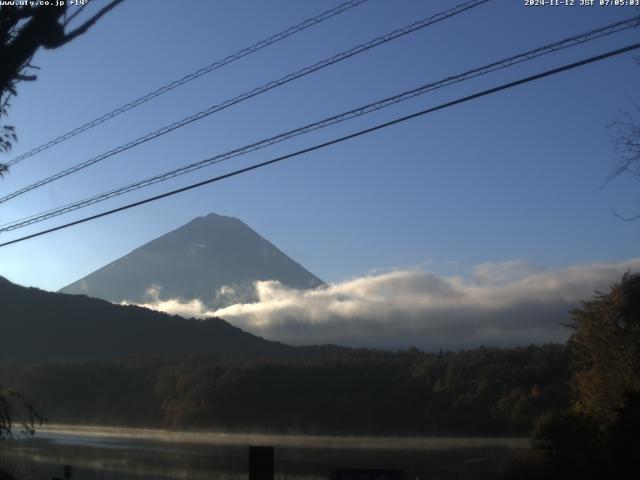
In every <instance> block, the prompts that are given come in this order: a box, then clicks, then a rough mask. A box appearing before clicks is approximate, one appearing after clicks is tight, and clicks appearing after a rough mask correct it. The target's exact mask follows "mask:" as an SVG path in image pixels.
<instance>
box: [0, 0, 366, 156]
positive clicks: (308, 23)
mask: <svg viewBox="0 0 640 480" xmlns="http://www.w3.org/2000/svg"><path fill="white" fill-rule="evenodd" d="M366 1H368V0H349V1H348V2H344V3H342V4H340V5H338V6H337V7H335V8H332V9H331V10H327V11H326V12H323V13H321V14H319V15H316V16H315V17H312V18H308V19H307V20H305V21H304V22H302V23H299V24H297V25H294V26H293V27H289V28H287V29H286V30H283V31H282V32H279V33H276V34H274V35H272V36H270V37H269V38H266V39H264V40H261V41H259V42H257V43H255V44H253V45H251V46H249V47H246V48H243V49H242V50H239V51H237V52H236V53H233V54H231V55H229V56H227V57H225V58H222V59H220V60H216V61H215V62H213V63H211V64H209V65H207V66H205V67H202V68H200V69H198V70H196V71H194V72H191V73H189V74H187V75H185V76H184V77H182V78H180V79H178V80H174V81H173V82H171V83H168V84H166V85H163V86H162V87H160V88H158V89H156V90H154V91H152V92H149V93H147V94H146V95H143V96H142V97H140V98H137V99H135V100H133V101H131V102H129V103H127V104H125V105H122V106H120V107H118V108H115V109H114V110H112V111H110V112H109V113H105V114H104V115H102V116H100V117H98V118H96V119H95V120H92V121H90V122H87V123H85V124H84V125H81V126H79V127H77V128H74V129H73V130H70V131H68V132H67V133H64V134H62V135H60V136H59V137H56V138H54V139H52V140H49V141H48V142H46V143H43V144H42V145H40V146H39V147H36V148H34V149H33V150H30V151H28V152H26V153H23V154H22V155H20V156H18V157H16V158H14V159H13V160H11V161H10V162H7V163H6V166H7V167H10V166H12V165H15V164H16V163H19V162H21V161H22V160H25V159H27V158H29V157H32V156H34V155H36V154H38V153H40V152H44V151H45V150H48V149H49V148H51V147H53V146H54V145H57V144H59V143H61V142H64V141H65V140H68V139H70V138H72V137H75V136H76V135H78V134H80V133H82V132H86V131H87V130H90V129H92V128H94V127H96V126H98V125H100V124H101V123H104V122H106V121H108V120H111V119H112V118H114V117H117V116H118V115H120V114H122V113H124V112H127V111H129V110H131V109H133V108H136V107H138V106H140V105H142V104H143V103H146V102H148V101H149V100H152V99H154V98H156V97H159V96H160V95H163V94H165V93H167V92H169V91H171V90H173V89H174V88H178V87H180V86H182V85H184V84H185V83H188V82H190V81H192V80H195V79H196V78H199V77H202V76H203V75H206V74H207V73H211V72H213V71H214V70H217V69H219V68H221V67H224V66H225V65H228V64H230V63H232V62H235V61H236V60H239V59H241V58H243V57H246V56H248V55H251V54H252V53H255V52H257V51H259V50H262V49H263V48H265V47H268V46H271V45H273V44H275V43H277V42H279V41H281V40H284V39H286V38H289V37H291V36H293V35H295V34H296V33H299V32H302V31H303V30H306V29H307V28H309V27H313V26H315V25H318V24H320V23H322V22H324V21H325V20H328V19H330V18H332V17H335V16H336V15H340V14H341V13H343V12H345V11H347V10H350V9H351V8H353V7H357V6H358V5H361V4H363V3H364V2H366Z"/></svg>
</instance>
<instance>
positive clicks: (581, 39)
mask: <svg viewBox="0 0 640 480" xmlns="http://www.w3.org/2000/svg"><path fill="white" fill-rule="evenodd" d="M639 21H640V15H639V16H636V17H632V18H629V19H626V20H622V21H619V22H615V23H613V24H609V25H607V26H604V27H601V28H598V29H594V30H590V31H588V32H585V33H582V34H579V35H574V36H571V37H568V38H565V39H563V40H560V41H558V42H555V43H551V44H548V45H545V46H542V47H540V48H536V49H534V50H529V51H527V52H524V53H519V54H517V55H514V56H512V57H509V58H506V59H503V60H499V61H496V62H493V63H490V64H488V65H484V66H482V67H478V68H475V69H472V70H468V71H466V72H464V73H461V74H458V75H455V76H450V77H446V78H444V79H442V80H439V81H437V82H432V83H428V84H425V85H422V86H420V87H418V88H415V89H413V90H408V91H406V92H403V93H400V94H398V95H394V96H392V97H387V98H385V99H382V100H379V101H377V102H374V103H370V104H368V105H364V106H362V107H359V108H356V109H353V110H349V111H347V112H343V113H340V114H338V115H334V116H332V117H328V118H324V119H322V120H320V121H317V122H314V123H311V124H308V125H305V126H303V127H299V128H296V129H294V130H290V131H287V132H284V133H280V134H278V135H275V136H273V137H269V138H266V139H263V140H260V141H258V142H255V143H252V144H249V145H245V146H243V147H240V148H236V149H234V150H231V151H229V152H226V153H223V154H218V155H215V156H213V157H209V158H206V159H204V160H200V161H198V162H194V163H191V164H188V165H185V166H183V167H180V168H177V169H174V170H171V171H168V172H164V173H161V174H158V175H155V176H152V177H149V178H146V179H144V180H140V181H137V182H134V183H131V184H129V185H126V186H123V187H118V188H116V189H114V190H110V191H107V192H104V193H101V194H98V195H94V196H93V197H89V198H85V199H84V200H80V201H76V202H73V203H69V204H66V205H63V206H60V207H56V208H54V209H50V210H47V211H45V212H40V213H37V214H34V215H31V216H29V217H25V218H21V219H18V220H14V221H12V222H9V223H5V224H2V225H0V232H7V231H11V230H16V229H19V228H22V227H25V226H27V225H32V224H34V223H39V222H42V221H45V220H48V219H50V218H53V217H57V216H59V215H63V214H65V213H68V212H71V211H75V210H78V209H80V208H84V207H87V206H89V205H93V204H95V203H99V202H103V201H106V200H108V199H110V198H113V197H116V196H120V195H123V194H126V193H129V192H132V191H134V190H138V189H141V188H144V187H147V186H150V185H153V184H155V183H159V182H163V181H165V180H169V179H171V178H174V177H177V176H180V175H184V174H186V173H190V172H193V171H195V170H199V169H201V168H204V167H207V166H210V165H214V164H217V163H220V162H223V161H225V160H228V159H231V158H234V157H238V156H241V155H245V154H247V153H250V152H253V151H256V150H259V149H262V148H266V147H268V146H271V145H274V144H276V143H279V142H282V141H285V140H288V139H290V138H293V137H296V136H299V135H303V134H306V133H309V132H311V131H314V130H319V129H321V128H325V127H328V126H330V125H334V124H337V123H341V122H344V121H346V120H350V119H352V118H356V117H360V116H363V115H366V114H369V113H372V112H374V111H377V110H381V109H383V108H387V107H389V106H391V105H395V104H396V103H399V102H403V101H406V100H409V99H412V98H415V97H417V96H419V95H423V94H425V93H428V92H430V91H434V90H436V89H439V88H443V87H446V86H449V85H452V84H455V83H458V82H462V81H464V80H468V79H470V78H474V77H477V76H480V75H485V74H488V73H491V72H494V71H497V70H501V69H503V68H507V67H510V66H512V65H515V64H518V63H522V62H525V61H528V60H532V59H534V58H537V57H540V56H543V55H548V54H550V53H553V52H556V51H558V50H561V49H564V48H568V47H571V46H575V45H579V44H582V43H585V42H588V41H592V40H595V39H597V38H601V37H604V36H608V35H611V34H613V33H617V32H621V31H623V30H626V29H629V28H632V27H635V26H637V25H638V22H639Z"/></svg>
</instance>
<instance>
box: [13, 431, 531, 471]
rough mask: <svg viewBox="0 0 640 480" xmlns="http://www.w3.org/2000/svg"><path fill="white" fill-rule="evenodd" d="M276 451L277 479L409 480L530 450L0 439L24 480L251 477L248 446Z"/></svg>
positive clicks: (124, 437) (241, 440)
mask: <svg viewBox="0 0 640 480" xmlns="http://www.w3.org/2000/svg"><path fill="white" fill-rule="evenodd" d="M250 445H271V446H274V447H275V471H276V478H277V479H283V480H284V479H292V480H293V479H300V480H303V479H304V480H312V479H328V478H330V477H331V473H332V471H333V470H334V469H336V468H380V469H400V470H403V471H404V472H405V479H406V480H414V479H418V478H419V479H420V480H426V479H429V480H431V479H433V480H438V479H441V480H449V479H457V478H460V479H462V478H464V479H466V480H468V479H472V480H473V479H489V478H495V477H496V476H497V474H498V473H499V472H500V471H501V469H503V468H504V467H505V465H507V464H508V462H509V461H510V460H511V459H512V458H513V457H514V455H518V454H520V453H523V452H524V451H526V449H527V448H528V446H529V441H528V439H526V438H455V437H437V438H436V437H417V438H407V437H402V438H396V437H330V436H303V435H258V434H229V433H213V432H207V433H203V432H170V431H164V430H151V429H149V430H148V429H116V428H108V427H100V428H97V427H71V426H61V425H50V426H47V427H46V428H42V429H39V430H38V433H37V434H36V436H35V437H34V438H30V439H14V440H7V441H2V442H0V462H1V463H2V465H3V466H7V465H8V466H9V467H11V468H13V469H14V470H15V471H16V473H17V474H18V475H19V480H50V479H52V478H61V477H62V476H63V469H62V466H63V465H65V464H69V465H72V466H73V472H72V475H73V476H72V478H73V479H74V480H75V479H78V480H116V479H118V480H124V479H131V480H152V479H154V480H171V479H190V480H205V479H207V480H211V479H218V478H220V479H222V478H225V479H240V478H242V479H246V478H248V447H249V446H250Z"/></svg>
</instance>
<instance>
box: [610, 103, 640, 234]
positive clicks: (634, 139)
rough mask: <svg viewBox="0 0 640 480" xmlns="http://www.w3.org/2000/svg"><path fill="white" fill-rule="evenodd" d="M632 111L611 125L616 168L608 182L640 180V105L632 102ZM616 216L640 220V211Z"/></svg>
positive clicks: (629, 219)
mask: <svg viewBox="0 0 640 480" xmlns="http://www.w3.org/2000/svg"><path fill="white" fill-rule="evenodd" d="M630 101H631V104H632V109H630V110H624V111H622V112H621V113H620V118H618V119H617V120H615V121H614V122H612V123H610V124H609V126H608V128H609V135H610V138H611V143H612V144H613V147H614V151H615V154H616V167H615V169H614V171H613V172H612V173H611V175H609V177H608V178H607V182H610V181H611V180H614V179H616V178H619V177H622V176H629V177H631V178H635V179H637V180H640V104H638V103H637V102H635V101H633V100H632V99H631V100H630ZM614 213H615V215H616V216H618V217H620V218H622V219H624V220H627V221H632V220H638V219H640V211H637V212H634V213H632V214H631V215H627V216H625V215H621V214H620V213H618V212H616V211H614Z"/></svg>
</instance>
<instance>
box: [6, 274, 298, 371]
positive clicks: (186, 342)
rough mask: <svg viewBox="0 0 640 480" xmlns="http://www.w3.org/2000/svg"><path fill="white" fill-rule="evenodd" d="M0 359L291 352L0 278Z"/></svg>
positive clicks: (238, 333)
mask: <svg viewBox="0 0 640 480" xmlns="http://www.w3.org/2000/svg"><path fill="white" fill-rule="evenodd" d="M0 303H1V304H2V313H1V314H0V328H1V331H2V337H3V338H5V339H9V338H10V339H11V341H10V342H7V341H5V342H3V346H2V348H0V361H4V362H49V361H85V360H99V359H109V358H117V357H124V356H130V355H162V356H168V357H171V356H181V355H189V354H205V355H218V356H242V357H251V356H261V355H287V354H292V353H294V352H295V351H296V349H295V348H294V347H289V346H287V345H283V344H281V343H278V342H270V341H267V340H264V339H262V338H259V337H256V336H254V335H251V334H249V333H246V332H243V331H242V330H240V329H239V328H236V327H234V326H232V325H231V324H229V323H227V322H225V321H224V320H221V319H218V318H211V319H208V320H205V321H202V320H194V319H184V318H182V317H178V316H175V315H167V314H165V313H160V312H156V311H152V310H148V309H145V308H140V307H134V306H120V305H114V304H112V303H109V302H107V301H104V300H98V299H95V298H89V297H87V296H84V295H67V294H61V293H50V292H45V291H43V290H39V289H37V288H25V287H21V286H19V285H15V284H13V283H11V282H9V281H8V280H6V279H4V278H2V277H0Z"/></svg>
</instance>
